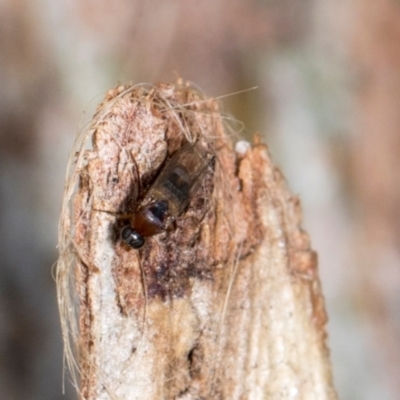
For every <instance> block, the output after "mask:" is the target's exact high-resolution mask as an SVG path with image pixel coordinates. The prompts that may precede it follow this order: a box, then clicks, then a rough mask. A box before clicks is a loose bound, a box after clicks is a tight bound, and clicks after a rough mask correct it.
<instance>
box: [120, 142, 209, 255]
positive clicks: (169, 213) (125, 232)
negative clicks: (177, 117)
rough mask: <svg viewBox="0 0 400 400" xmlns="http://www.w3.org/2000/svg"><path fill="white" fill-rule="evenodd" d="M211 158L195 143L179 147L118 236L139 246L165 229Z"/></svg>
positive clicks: (184, 203) (202, 176)
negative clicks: (147, 238)
mask: <svg viewBox="0 0 400 400" xmlns="http://www.w3.org/2000/svg"><path fill="white" fill-rule="evenodd" d="M212 160H213V157H212V156H211V154H210V153H207V152H206V151H205V149H204V148H203V147H201V146H200V144H198V143H197V144H196V143H195V144H190V143H189V144H186V145H184V146H183V147H182V148H181V149H179V150H178V151H177V152H176V153H175V154H174V155H173V156H172V157H171V159H170V160H168V161H167V163H166V165H165V166H164V167H163V169H162V170H161V172H160V174H159V175H158V177H157V178H156V180H155V181H154V183H153V184H152V185H151V187H150V189H149V191H148V192H147V194H146V196H145V197H144V199H143V201H142V202H141V204H140V206H139V207H138V209H137V211H136V212H135V213H134V214H133V217H132V218H131V220H130V221H129V225H127V226H125V227H123V228H122V229H121V239H122V240H123V241H124V242H125V243H126V244H127V245H128V246H130V247H132V248H134V249H140V248H141V247H142V246H143V245H144V243H145V238H146V237H149V236H153V235H157V234H159V233H161V232H163V231H165V230H166V229H167V228H168V226H169V225H170V224H171V221H173V220H174V219H175V218H176V217H178V216H179V215H180V214H182V212H183V211H184V210H185V208H186V207H187V205H188V204H189V202H190V200H191V198H192V197H193V195H194V194H195V193H196V191H197V189H198V188H199V187H200V185H201V183H202V182H203V178H204V176H205V173H206V171H207V169H208V167H209V166H210V165H211V161H212Z"/></svg>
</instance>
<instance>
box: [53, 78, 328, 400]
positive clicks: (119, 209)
mask: <svg viewBox="0 0 400 400" xmlns="http://www.w3.org/2000/svg"><path fill="white" fill-rule="evenodd" d="M89 139H93V147H92V148H90V149H87V150H85V151H84V150H83V148H84V143H85V142H86V141H87V140H89ZM188 141H189V142H196V143H200V145H201V146H202V147H203V148H204V149H205V151H207V152H209V153H211V154H213V156H215V163H214V164H210V167H209V170H208V172H207V173H206V174H205V176H204V179H203V181H202V185H201V187H200V189H199V190H197V191H196V193H195V194H194V195H193V198H192V200H191V202H190V204H189V207H188V208H187V210H186V211H185V212H184V213H183V214H182V215H180V216H179V217H178V218H177V219H176V221H175V223H174V225H173V226H172V227H171V228H170V229H167V230H166V231H165V232H163V233H161V234H160V235H156V236H153V237H151V238H148V239H147V241H146V244H145V246H144V247H143V248H142V249H140V250H133V249H130V248H129V247H127V246H126V245H125V244H123V243H122V242H121V240H120V238H119V230H120V228H121V225H122V224H123V222H122V221H120V220H119V219H118V215H117V214H118V213H123V214H126V213H133V212H134V211H135V209H136V208H137V206H138V204H140V200H141V198H142V197H143V195H144V193H145V191H146V187H147V186H148V185H149V184H151V182H152V181H153V180H154V177H155V175H156V174H157V172H158V171H159V170H160V168H163V163H164V162H165V160H166V159H167V158H168V157H169V156H170V155H171V154H173V153H174V152H175V151H176V150H177V149H179V148H180V147H181V146H182V145H183V143H185V142H188ZM74 152H77V157H78V158H77V159H76V160H75V161H74V162H73V163H72V164H71V171H70V173H69V175H68V181H67V186H66V196H65V203H64V207H63V215H62V219H61V224H60V253H61V257H60V262H59V265H58V290H59V291H58V294H59V302H60V310H61V314H62V324H63V328H64V329H63V330H64V336H65V337H64V338H65V340H66V343H67V347H66V349H67V352H66V354H67V360H68V361H69V363H70V364H71V367H72V368H73V363H72V360H73V357H75V359H76V360H77V363H78V365H79V370H77V369H76V368H75V369H74V368H73V370H74V371H76V373H75V375H74V374H73V376H75V379H76V381H78V380H79V381H80V383H77V385H79V388H80V394H81V396H82V398H84V399H141V400H143V399H182V400H183V399H289V398H296V399H335V398H336V396H335V393H334V389H333V386H332V377H331V368H330V363H329V357H328V350H327V347H326V344H325V340H326V335H325V323H326V314H325V309H324V303H323V297H322V293H321V289H320V284H319V279H318V272H317V257H316V254H315V252H313V251H312V250H311V248H310V242H309V238H308V235H307V234H306V233H305V232H304V231H303V230H302V229H301V226H300V223H301V211H300V205H299V201H298V199H297V198H296V197H293V196H292V195H291V194H290V193H289V192H288V190H287V188H286V185H285V182H284V178H283V177H282V175H281V173H280V172H279V171H278V169H277V168H276V167H275V166H274V165H273V164H272V163H271V160H270V158H269V156H268V152H267V148H266V146H265V145H263V144H261V143H260V140H259V139H258V138H256V139H255V143H254V144H253V145H252V146H247V145H246V144H245V143H243V142H240V143H239V144H238V145H237V146H236V150H235V149H234V148H233V146H232V144H231V140H230V138H228V137H227V135H226V126H224V123H223V118H222V117H221V115H220V112H219V109H218V105H217V103H216V101H215V100H212V99H206V98H204V97H203V96H202V95H200V94H199V93H198V92H197V91H195V90H194V89H193V88H191V87H190V86H187V85H183V84H182V83H180V84H177V85H166V84H160V85H158V86H156V87H149V86H148V87H146V86H138V87H132V86H125V87H119V88H117V89H115V90H113V91H110V92H109V93H108V95H107V97H106V99H105V101H104V102H103V103H102V104H101V106H100V107H99V109H98V112H97V113H96V115H95V116H94V118H93V120H92V123H91V127H90V128H89V129H88V130H87V132H85V133H83V134H82V135H81V136H80V138H79V140H78V141H77V145H76V148H75V149H74ZM78 182H79V187H78V190H77V192H76V193H75V192H74V188H75V187H76V185H77V183H78ZM71 206H72V211H71V210H70V207H71ZM74 293H77V294H78V297H79V300H78V301H77V300H76V299H74ZM77 303H79V307H78V309H76V310H75V306H77ZM76 315H77V316H78V318H79V323H78V325H79V328H78V325H76V324H75V317H76ZM68 330H69V331H70V332H71V334H70V335H69V336H70V337H69V339H68V337H67V336H68ZM71 343H72V345H71ZM74 348H75V349H76V350H75V351H74ZM78 377H79V379H78Z"/></svg>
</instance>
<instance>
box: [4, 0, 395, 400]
mask: <svg viewBox="0 0 400 400" xmlns="http://www.w3.org/2000/svg"><path fill="white" fill-rule="evenodd" d="M176 74H179V75H180V76H182V77H183V78H185V79H188V80H191V81H194V82H196V84H198V85H199V87H200V88H201V89H202V90H204V91H205V92H206V93H207V94H208V95H210V96H220V95H226V94H229V93H232V92H235V91H238V90H243V89H246V88H250V87H253V86H258V90H253V91H248V92H245V93H242V94H239V95H234V96H231V97H227V98H225V99H224V100H223V106H224V109H225V110H226V111H227V112H230V113H231V114H232V115H234V116H235V117H236V118H237V119H239V120H241V121H243V122H244V130H243V132H242V135H243V136H244V137H250V136H251V134H252V133H253V132H255V131H259V132H261V133H262V134H263V135H264V137H265V141H266V142H267V143H268V144H269V145H270V148H271V152H272V155H273V158H274V159H275V161H276V162H277V163H278V164H279V165H280V166H281V167H282V169H283V171H284V173H285V175H286V177H287V179H288V182H289V186H290V187H291V189H292V190H293V192H294V193H296V194H299V196H300V197H301V198H302V201H303V208H304V226H305V228H306V229H307V230H308V231H309V233H310V235H311V238H312V242H313V247H314V248H315V249H316V250H317V251H318V253H319V259H320V274H321V279H322V284H323V287H324V292H325V296H326V305H327V309H328V313H329V316H330V322H329V325H328V329H329V345H330V348H331V357H332V361H333V366H334V378H335V384H336V388H337V391H338V394H339V397H340V398H341V399H342V400H350V399H351V400H354V399H356V400H357V399H371V400H372V399H374V400H376V399H389V400H391V399H397V398H399V394H398V393H400V383H399V382H400V380H399V379H398V378H399V377H400V346H399V344H400V207H399V204H400V202H399V200H400V180H399V176H400V174H399V173H400V1H398V0H381V1H370V0H327V1H322V2H321V1H316V0H305V1H298V0H247V1H245V0H229V1H228V0H163V1H160V0H129V1H127V0H125V1H106V0H96V1H93V0H92V1H89V0H75V1H67V0H60V1H53V2H50V1H48V2H46V1H40V0H0V85H1V86H0V237H1V243H0V249H1V250H0V396H1V398H2V399H10V400H14V399H24V400H26V399H38V400H47V399H49V400H53V399H72V398H74V395H73V390H71V388H70V387H69V385H68V384H66V386H67V394H66V396H62V394H61V393H62V389H61V388H62V344H61V334H60V328H59V320H58V312H57V305H56V293H55V284H54V281H53V278H52V275H51V265H52V263H53V262H54V261H55V260H56V257H57V251H56V248H55V246H56V241H57V223H58V216H59V211H60V204H61V196H62V191H63V185H64V174H65V169H66V163H67V158H68V152H69V150H70V149H71V146H72V140H73V137H74V134H75V132H76V131H77V130H78V129H81V128H82V121H84V120H87V119H88V118H89V117H90V115H91V113H92V111H93V109H94V107H95V106H96V104H97V103H98V102H100V101H101V99H102V96H103V95H104V93H105V92H106V91H107V90H108V89H110V88H112V87H113V86H115V85H116V84H117V83H118V82H121V83H127V82H134V83H140V82H149V83H154V82H157V81H160V80H165V81H175V78H176ZM83 111H84V115H83V117H82V112H83ZM396 393H397V395H396Z"/></svg>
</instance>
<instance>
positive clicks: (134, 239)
mask: <svg viewBox="0 0 400 400" xmlns="http://www.w3.org/2000/svg"><path fill="white" fill-rule="evenodd" d="M121 239H122V240H123V241H124V242H125V243H126V244H127V245H128V246H130V247H132V248H133V249H140V248H141V247H143V245H144V237H143V236H142V235H141V234H140V233H138V232H136V231H135V230H134V229H132V228H131V227H130V226H124V227H123V228H122V229H121Z"/></svg>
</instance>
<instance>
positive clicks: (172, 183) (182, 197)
mask: <svg viewBox="0 0 400 400" xmlns="http://www.w3.org/2000/svg"><path fill="white" fill-rule="evenodd" d="M190 181H191V179H190V176H189V174H188V171H187V170H186V168H184V167H182V166H178V167H176V168H175V169H174V170H173V172H172V173H171V174H170V175H169V176H168V177H167V179H166V181H165V182H164V187H165V188H166V189H167V190H168V191H169V192H170V194H172V195H173V196H174V197H175V198H176V199H177V200H178V201H179V202H180V203H183V202H187V200H188V197H189V194H190V187H191V186H190Z"/></svg>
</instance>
